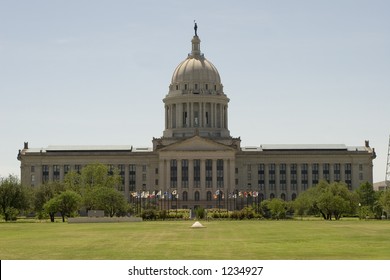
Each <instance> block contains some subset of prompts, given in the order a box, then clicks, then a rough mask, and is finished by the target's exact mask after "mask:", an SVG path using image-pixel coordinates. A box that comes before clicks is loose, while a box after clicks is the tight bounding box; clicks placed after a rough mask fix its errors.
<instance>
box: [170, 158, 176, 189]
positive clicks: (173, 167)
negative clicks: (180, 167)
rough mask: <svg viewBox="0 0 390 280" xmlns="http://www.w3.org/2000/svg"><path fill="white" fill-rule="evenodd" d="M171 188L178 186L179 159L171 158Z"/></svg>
mask: <svg viewBox="0 0 390 280" xmlns="http://www.w3.org/2000/svg"><path fill="white" fill-rule="evenodd" d="M171 188H177V161H176V159H171Z"/></svg>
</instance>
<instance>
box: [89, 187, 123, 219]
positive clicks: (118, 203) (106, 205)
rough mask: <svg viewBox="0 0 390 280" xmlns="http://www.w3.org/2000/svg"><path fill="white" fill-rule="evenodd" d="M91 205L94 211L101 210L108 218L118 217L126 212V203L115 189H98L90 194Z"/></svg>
mask: <svg viewBox="0 0 390 280" xmlns="http://www.w3.org/2000/svg"><path fill="white" fill-rule="evenodd" d="M91 197H92V205H93V208H95V209H102V210H104V213H105V214H106V215H108V216H110V217H113V216H114V215H117V216H120V215H121V214H122V213H124V212H126V211H127V203H126V199H125V198H124V196H123V194H121V193H120V192H118V191H117V190H116V189H113V188H108V187H100V188H99V187H98V188H95V189H94V190H93V191H92V192H91Z"/></svg>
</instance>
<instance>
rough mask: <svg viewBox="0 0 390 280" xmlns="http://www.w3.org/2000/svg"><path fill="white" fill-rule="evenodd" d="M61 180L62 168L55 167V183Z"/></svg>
mask: <svg viewBox="0 0 390 280" xmlns="http://www.w3.org/2000/svg"><path fill="white" fill-rule="evenodd" d="M59 180H60V166H59V165H53V181H59Z"/></svg>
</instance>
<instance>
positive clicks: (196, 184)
mask: <svg viewBox="0 0 390 280" xmlns="http://www.w3.org/2000/svg"><path fill="white" fill-rule="evenodd" d="M194 187H195V188H200V159H194Z"/></svg>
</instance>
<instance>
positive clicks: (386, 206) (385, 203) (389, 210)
mask: <svg viewBox="0 0 390 280" xmlns="http://www.w3.org/2000/svg"><path fill="white" fill-rule="evenodd" d="M379 205H380V206H381V207H382V209H383V211H385V212H386V215H387V218H389V216H390V190H389V189H387V190H385V191H384V192H382V194H381V196H380V197H379Z"/></svg>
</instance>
